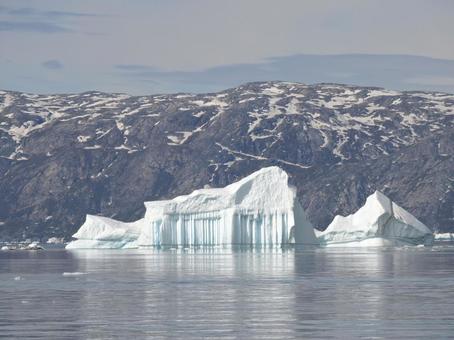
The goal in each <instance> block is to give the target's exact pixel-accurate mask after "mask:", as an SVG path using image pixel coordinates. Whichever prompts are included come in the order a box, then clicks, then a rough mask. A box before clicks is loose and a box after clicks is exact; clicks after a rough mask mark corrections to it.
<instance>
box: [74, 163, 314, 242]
mask: <svg viewBox="0 0 454 340" xmlns="http://www.w3.org/2000/svg"><path fill="white" fill-rule="evenodd" d="M145 207H146V213H145V216H144V218H142V219H140V220H138V221H135V222H131V223H125V222H120V221H116V220H113V219H110V218H106V217H100V216H92V215H87V217H86V221H85V223H84V224H83V225H82V226H81V227H80V229H79V230H78V231H77V233H75V234H74V235H73V237H74V238H76V240H75V241H73V242H70V243H69V244H68V245H67V246H66V248H67V249H81V248H122V249H125V248H138V247H150V246H168V247H179V246H217V245H236V244H238V245H254V246H282V245H287V244H305V245H318V241H317V238H316V236H315V233H314V228H313V227H312V224H311V223H310V222H309V220H308V219H307V217H306V213H305V212H304V210H303V208H302V207H301V205H300V203H299V201H298V199H297V197H296V189H295V188H294V187H292V186H290V185H289V184H288V175H287V173H286V172H285V171H283V170H282V169H280V168H279V167H276V166H272V167H267V168H263V169H261V170H259V171H257V172H255V173H253V174H251V175H249V176H247V177H245V178H243V179H242V180H240V181H238V182H235V183H233V184H230V185H228V186H226V187H224V188H210V189H200V190H195V191H194V192H192V193H191V194H189V195H184V196H178V197H176V198H174V199H172V200H164V201H153V202H145Z"/></svg>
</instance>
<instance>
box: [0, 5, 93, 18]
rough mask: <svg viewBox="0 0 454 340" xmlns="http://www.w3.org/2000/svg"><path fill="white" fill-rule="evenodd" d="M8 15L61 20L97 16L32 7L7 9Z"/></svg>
mask: <svg viewBox="0 0 454 340" xmlns="http://www.w3.org/2000/svg"><path fill="white" fill-rule="evenodd" d="M0 9H1V7H0ZM4 10H7V8H6V7H4ZM7 12H8V14H10V15H13V16H24V17H29V16H33V15H34V16H40V17H47V18H62V17H95V16H98V15H97V14H94V13H83V12H73V11H56V10H52V11H40V10H37V9H36V8H32V7H22V8H14V9H9V10H8V11H7Z"/></svg>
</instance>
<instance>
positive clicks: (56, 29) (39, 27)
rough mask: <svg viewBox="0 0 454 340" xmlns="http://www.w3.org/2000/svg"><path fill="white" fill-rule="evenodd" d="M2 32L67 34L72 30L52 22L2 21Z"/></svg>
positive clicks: (0, 27)
mask: <svg viewBox="0 0 454 340" xmlns="http://www.w3.org/2000/svg"><path fill="white" fill-rule="evenodd" d="M0 31H4V32H5V31H6V32H35V33H65V32H71V31H72V30H70V29H68V28H66V27H63V26H60V25H57V24H54V23H51V22H41V21H32V22H23V21H22V22H18V21H0Z"/></svg>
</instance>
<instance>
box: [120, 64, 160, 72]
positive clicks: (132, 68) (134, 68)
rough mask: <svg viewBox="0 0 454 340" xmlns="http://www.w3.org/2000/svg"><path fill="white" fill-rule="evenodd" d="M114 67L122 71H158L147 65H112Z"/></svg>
mask: <svg viewBox="0 0 454 340" xmlns="http://www.w3.org/2000/svg"><path fill="white" fill-rule="evenodd" d="M114 67H115V68H116V69H118V70H122V71H158V69H156V68H154V67H152V66H148V65H137V64H119V65H114Z"/></svg>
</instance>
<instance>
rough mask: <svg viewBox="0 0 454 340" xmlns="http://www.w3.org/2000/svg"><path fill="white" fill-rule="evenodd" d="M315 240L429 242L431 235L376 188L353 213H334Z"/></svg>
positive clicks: (337, 243)
mask: <svg viewBox="0 0 454 340" xmlns="http://www.w3.org/2000/svg"><path fill="white" fill-rule="evenodd" d="M318 239H319V241H320V244H321V245H327V246H401V245H418V244H424V245H431V244H432V243H433V234H432V232H431V231H430V229H429V228H427V227H426V226H425V225H424V224H423V223H422V222H420V221H419V220H418V219H416V218H415V217H414V216H413V215H411V214H410V213H409V212H408V211H406V210H405V209H403V208H401V207H399V206H398V205H397V204H396V203H394V202H392V201H391V200H390V199H389V198H388V197H386V196H385V195H384V194H382V193H381V192H379V191H376V192H375V193H374V194H372V195H370V196H369V197H368V198H367V200H366V203H365V204H364V206H362V207H361V208H360V209H359V210H358V211H357V212H356V213H354V214H352V215H349V216H347V217H344V216H336V217H335V218H334V220H333V221H332V222H331V224H330V225H329V226H328V228H326V230H325V231H323V232H321V233H320V234H319V235H318Z"/></svg>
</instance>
